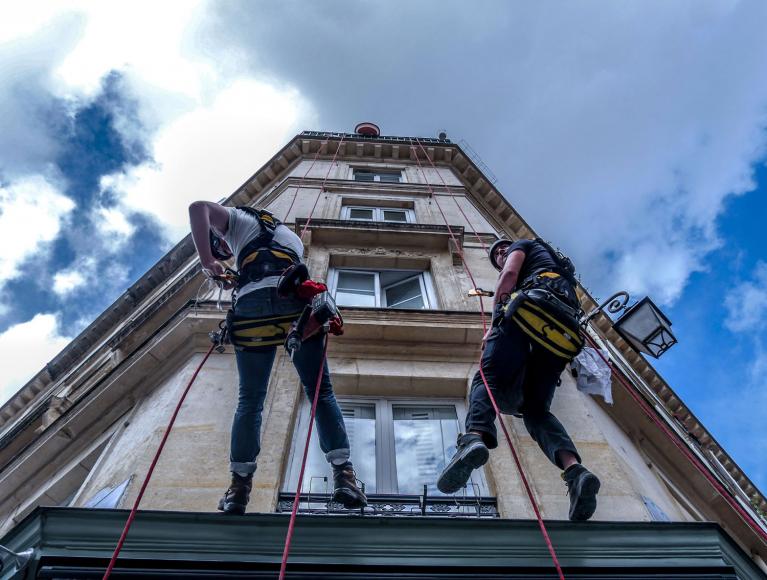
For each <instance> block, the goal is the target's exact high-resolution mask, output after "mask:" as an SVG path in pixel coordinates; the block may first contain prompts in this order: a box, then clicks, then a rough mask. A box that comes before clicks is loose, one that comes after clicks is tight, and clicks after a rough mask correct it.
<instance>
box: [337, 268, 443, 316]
mask: <svg viewBox="0 0 767 580" xmlns="http://www.w3.org/2000/svg"><path fill="white" fill-rule="evenodd" d="M330 291H331V293H332V294H333V296H334V297H335V300H336V303H337V304H338V305H339V306H368V307H372V308H408V309H411V310H424V309H433V308H436V300H435V298H434V292H433V290H432V285H431V277H430V276H429V273H428V272H423V271H419V270H357V269H346V268H336V269H333V270H331V272H330Z"/></svg>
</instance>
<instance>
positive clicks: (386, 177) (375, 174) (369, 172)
mask: <svg viewBox="0 0 767 580" xmlns="http://www.w3.org/2000/svg"><path fill="white" fill-rule="evenodd" d="M354 180H355V181H381V182H385V183H399V182H400V181H402V171H399V170H386V171H381V170H373V169H355V170H354Z"/></svg>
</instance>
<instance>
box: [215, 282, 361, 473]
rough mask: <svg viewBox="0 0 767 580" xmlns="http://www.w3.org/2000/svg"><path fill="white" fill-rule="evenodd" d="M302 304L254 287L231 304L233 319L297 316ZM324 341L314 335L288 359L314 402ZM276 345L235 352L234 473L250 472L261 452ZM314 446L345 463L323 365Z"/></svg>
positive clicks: (339, 421)
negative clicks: (317, 441) (237, 383)
mask: <svg viewBox="0 0 767 580" xmlns="http://www.w3.org/2000/svg"><path fill="white" fill-rule="evenodd" d="M303 307H304V303H303V302H299V301H297V300H292V299H286V298H279V297H278V296H277V291H276V289H275V288H259V289H258V290H254V291H253V292H250V293H248V294H246V295H245V296H243V297H242V298H240V299H238V300H237V303H236V305H235V311H236V313H237V314H238V315H242V316H250V317H254V318H258V317H267V316H272V315H281V314H291V313H293V312H300V311H301V310H302V309H303ZM324 340H325V339H324V337H323V336H322V335H317V336H315V337H313V338H311V339H309V340H307V341H306V342H304V343H303V344H302V345H301V349H300V350H299V351H298V352H296V354H295V356H294V357H293V365H294V366H295V367H296V371H298V376H299V377H300V378H301V383H302V384H303V386H304V392H305V393H306V396H307V397H309V400H310V401H311V400H313V399H314V387H315V386H316V384H317V376H318V375H319V371H320V362H321V361H322V354H323V350H324ZM276 352H277V347H276V346H272V347H265V348H263V349H261V350H258V351H253V352H246V351H244V350H235V356H236V358H237V371H238V372H239V375H240V394H239V401H238V403H237V410H236V411H235V413H234V421H233V422H232V446H231V452H230V455H229V460H230V469H231V470H232V471H237V472H240V473H253V472H254V471H255V470H256V457H258V453H259V451H260V450H261V413H262V411H263V410H264V399H265V398H266V389H267V385H268V384H269V375H270V374H271V372H272V365H273V364H274V358H275V354H276ZM315 421H316V425H317V434H318V435H319V439H320V447H321V448H322V451H323V452H324V453H325V457H326V458H327V460H328V461H329V462H333V463H336V464H339V463H343V462H344V461H346V460H348V459H349V438H348V437H347V435H346V426H345V425H344V418H343V415H342V414H341V409H340V408H339V406H338V402H337V401H336V398H335V395H334V394H333V386H332V385H331V383H330V372H329V371H328V364H327V361H325V363H324V367H323V369H322V381H321V382H320V394H319V399H318V401H317V414H316V417H315Z"/></svg>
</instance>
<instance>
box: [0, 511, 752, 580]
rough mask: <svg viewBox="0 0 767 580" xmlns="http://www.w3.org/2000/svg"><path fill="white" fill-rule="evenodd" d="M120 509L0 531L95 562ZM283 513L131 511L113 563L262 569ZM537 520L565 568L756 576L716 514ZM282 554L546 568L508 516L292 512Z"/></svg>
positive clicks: (405, 567)
mask: <svg viewBox="0 0 767 580" xmlns="http://www.w3.org/2000/svg"><path fill="white" fill-rule="evenodd" d="M127 515H128V512H127V510H92V509H76V508H39V509H37V510H36V511H34V512H33V513H32V514H30V515H29V516H28V517H27V518H26V519H25V520H24V521H23V522H22V523H21V524H20V525H18V526H17V527H16V528H15V529H14V530H13V531H12V532H11V533H9V534H8V535H6V536H5V537H4V538H2V540H0V541H1V542H2V543H3V544H4V545H6V546H8V547H9V548H11V549H13V550H16V551H21V550H23V549H26V548H33V549H34V550H35V552H34V556H33V560H32V562H31V570H30V573H31V574H33V575H34V574H35V573H36V572H37V571H38V570H39V569H40V567H41V566H57V565H58V566H64V567H66V566H78V565H79V566H83V567H85V568H88V569H94V568H101V567H103V566H104V563H105V562H106V561H107V559H108V558H109V556H110V555H111V553H112V550H113V549H114V546H115V544H116V542H117V539H118V536H119V534H120V531H121V529H122V526H123V523H124V521H125V519H126V517H127ZM287 524H288V518H287V517H286V516H285V515H278V514H248V515H246V516H242V517H238V518H224V517H221V516H220V515H216V514H210V513H190V512H170V511H160V512H156V511H142V512H140V513H139V515H138V517H137V518H136V520H135V522H134V524H133V527H132V528H131V531H130V536H129V539H128V542H127V543H126V544H125V546H124V547H123V550H122V552H121V555H120V560H119V561H118V569H119V568H120V567H143V568H146V567H147V566H150V569H151V567H152V566H155V567H157V566H158V563H160V562H164V564H162V565H161V566H162V567H164V568H166V569H167V567H168V565H169V563H170V562H171V561H172V562H173V563H174V564H173V566H174V567H175V568H176V569H177V570H187V571H188V572H189V573H192V571H193V570H203V569H205V568H206V566H215V567H216V568H217V570H218V571H221V570H222V569H231V566H233V565H238V567H239V569H240V570H243V569H250V570H272V571H273V570H276V567H277V566H279V562H280V558H281V554H282V547H283V543H284V538H285V530H286V528H287ZM547 528H548V531H549V533H550V535H551V537H552V541H553V543H554V545H555V546H556V549H557V555H558V557H559V560H560V562H561V564H562V566H563V567H564V569H565V570H566V571H568V572H570V573H573V574H576V575H578V572H579V571H580V572H582V573H587V572H591V574H599V575H600V576H602V575H604V574H606V573H609V571H610V570H611V569H612V570H613V571H614V572H613V575H611V577H615V574H619V573H620V572H619V571H620V570H624V571H628V570H631V572H632V573H635V572H639V571H645V572H646V574H648V575H650V574H653V577H664V578H675V577H680V578H681V577H684V578H690V577H696V578H708V577H712V578H714V577H716V578H734V577H735V574H737V577H738V578H741V579H749V580H751V579H753V580H756V579H759V578H763V575H762V573H761V572H760V571H759V570H758V569H757V567H756V566H755V565H754V563H753V562H751V561H750V560H749V559H748V557H747V556H746V554H744V553H743V552H742V551H741V550H740V549H739V548H738V547H737V546H736V545H735V544H734V543H733V542H732V541H731V540H730V539H729V538H728V537H727V535H726V534H725V533H724V532H723V531H722V530H721V528H720V527H719V526H717V525H716V524H710V523H647V522H641V523H639V522H638V523H632V522H587V523H571V522H564V521H549V522H548V523H547ZM467 538H471V539H472V540H471V541H467ZM290 562H291V564H292V569H293V570H305V571H306V570H316V571H318V572H324V573H326V574H327V573H331V571H337V572H340V571H343V570H344V569H346V570H349V571H354V570H357V573H359V574H364V572H363V570H371V571H373V570H376V569H381V568H382V567H385V568H386V570H387V571H388V572H399V573H400V574H407V575H408V577H410V574H413V573H416V572H418V571H420V572H418V573H420V574H426V577H432V578H433V577H436V576H438V575H439V571H444V572H445V573H448V572H449V571H453V570H455V569H463V570H470V571H471V572H472V573H473V574H478V573H479V574H482V575H483V577H496V575H497V576H498V577H506V578H509V577H522V576H524V575H525V574H527V575H528V576H527V577H529V575H531V574H535V575H536V576H537V575H538V574H542V573H549V572H550V571H551V570H552V564H551V559H550V556H549V554H548V551H547V549H546V547H545V545H544V543H543V542H542V541H541V536H540V530H539V529H538V526H537V524H536V522H535V521H529V520H508V519H473V518H404V519H399V518H396V517H378V518H374V517H359V516H348V517H343V516H342V517H333V516H311V517H308V516H307V517H302V518H301V520H300V523H299V534H298V535H297V537H296V541H295V542H294V544H293V548H292V550H291V558H290ZM243 566H244V568H243ZM289 569H291V566H289ZM600 572H601V573H600ZM428 574H431V575H428ZM709 575H710V576H709Z"/></svg>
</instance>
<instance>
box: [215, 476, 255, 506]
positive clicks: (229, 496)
mask: <svg viewBox="0 0 767 580" xmlns="http://www.w3.org/2000/svg"><path fill="white" fill-rule="evenodd" d="M252 485H253V474H252V473H249V474H248V475H246V476H244V477H243V476H242V475H238V474H236V473H234V472H232V483H230V484H229V489H227V490H226V493H225V494H224V497H222V498H221V499H220V500H218V509H219V510H220V511H222V512H224V513H225V514H235V515H242V514H244V513H245V506H246V505H248V500H249V499H250V489H251V487H252Z"/></svg>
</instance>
